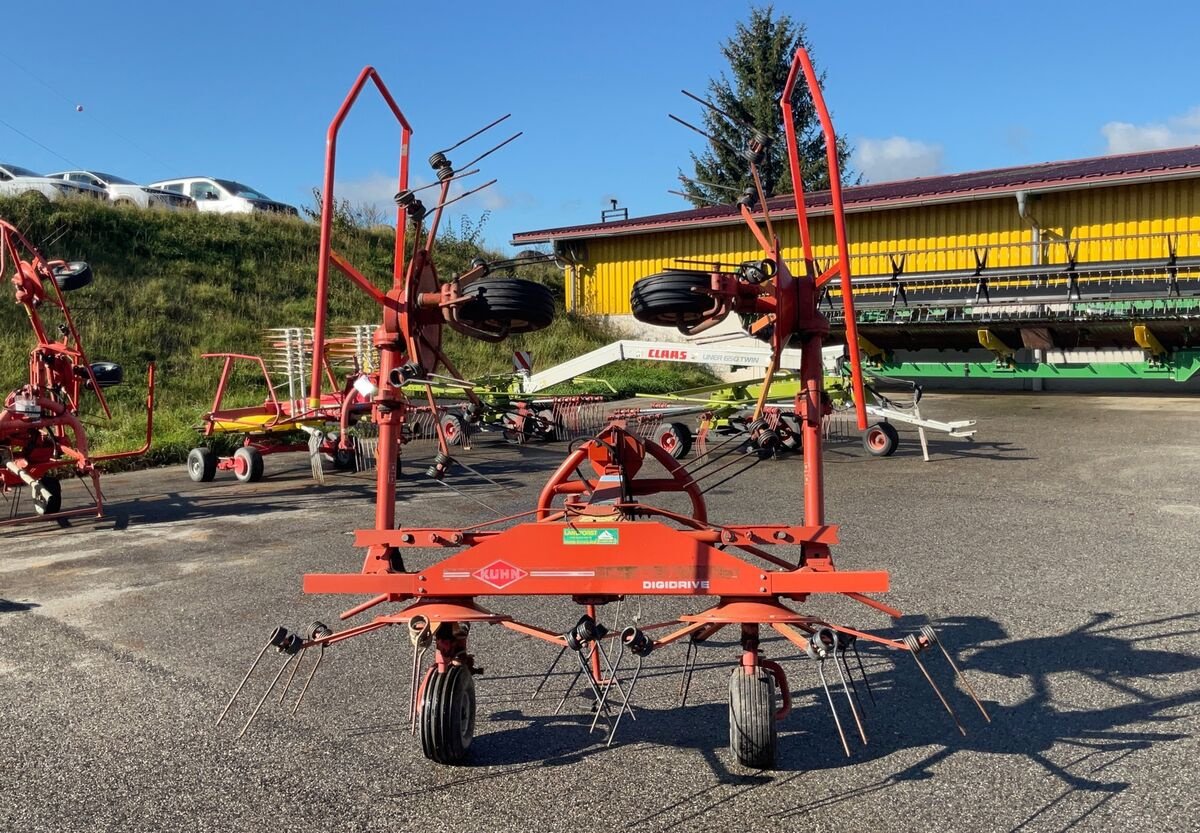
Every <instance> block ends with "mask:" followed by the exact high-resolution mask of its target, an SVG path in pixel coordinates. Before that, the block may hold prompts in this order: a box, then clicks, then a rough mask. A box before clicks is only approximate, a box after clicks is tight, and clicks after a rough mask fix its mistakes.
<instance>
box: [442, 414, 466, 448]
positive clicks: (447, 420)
mask: <svg viewBox="0 0 1200 833" xmlns="http://www.w3.org/2000/svg"><path fill="white" fill-rule="evenodd" d="M442 433H443V434H445V435H446V443H447V444H448V445H462V443H463V437H465V436H466V433H467V421H466V420H465V419H463V415H462V414H456V413H453V412H447V413H444V414H442Z"/></svg>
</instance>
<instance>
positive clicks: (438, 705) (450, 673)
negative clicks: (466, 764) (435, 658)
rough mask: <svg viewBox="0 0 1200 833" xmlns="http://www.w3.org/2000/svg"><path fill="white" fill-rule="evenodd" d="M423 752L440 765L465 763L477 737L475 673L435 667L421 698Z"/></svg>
mask: <svg viewBox="0 0 1200 833" xmlns="http://www.w3.org/2000/svg"><path fill="white" fill-rule="evenodd" d="M420 726H421V749H422V751H424V753H425V757H426V758H429V760H431V761H437V762H438V763H439V764H457V763H461V762H462V760H463V759H464V758H465V757H466V755H467V750H468V749H470V748H471V739H472V738H473V737H474V736H475V680H474V679H473V678H472V675H471V671H470V669H468V668H464V667H463V666H461V665H451V666H450V667H449V668H447V669H446V670H445V672H442V673H439V672H438V670H437V669H436V668H435V669H434V670H433V673H432V674H430V675H429V678H428V679H427V680H426V681H425V691H424V692H423V694H422V697H421V714H420Z"/></svg>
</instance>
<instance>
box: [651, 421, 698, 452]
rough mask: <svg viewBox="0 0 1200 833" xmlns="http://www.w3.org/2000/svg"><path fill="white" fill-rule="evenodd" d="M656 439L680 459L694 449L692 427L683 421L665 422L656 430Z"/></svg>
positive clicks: (664, 448)
mask: <svg viewBox="0 0 1200 833" xmlns="http://www.w3.org/2000/svg"><path fill="white" fill-rule="evenodd" d="M655 439H656V441H657V442H658V444H659V445H660V446H662V448H663V450H664V451H666V452H667V453H668V454H670V455H671V456H672V457H674V458H675V459H676V460H679V459H681V458H683V457H686V456H687V455H688V452H689V451H691V450H692V429H690V428H688V427H687V426H686V425H685V424H683V423H682V422H665V423H663V424H662V425H661V426H659V428H658V431H657V432H655Z"/></svg>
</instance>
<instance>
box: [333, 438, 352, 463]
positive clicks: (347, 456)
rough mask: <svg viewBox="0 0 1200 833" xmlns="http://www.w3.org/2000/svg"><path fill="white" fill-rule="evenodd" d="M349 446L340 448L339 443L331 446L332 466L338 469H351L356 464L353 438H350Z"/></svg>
mask: <svg viewBox="0 0 1200 833" xmlns="http://www.w3.org/2000/svg"><path fill="white" fill-rule="evenodd" d="M350 443H351V447H350V448H342V447H341V446H340V445H335V446H334V447H333V467H334V468H335V469H337V470H338V471H353V470H354V466H355V465H356V463H357V461H356V457H355V454H354V445H353V443H354V438H353V437H351V438H350Z"/></svg>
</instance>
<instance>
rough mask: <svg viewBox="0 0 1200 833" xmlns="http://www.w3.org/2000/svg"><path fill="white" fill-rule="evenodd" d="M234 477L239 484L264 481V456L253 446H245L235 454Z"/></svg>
mask: <svg viewBox="0 0 1200 833" xmlns="http://www.w3.org/2000/svg"><path fill="white" fill-rule="evenodd" d="M233 464H234V465H233V476H234V477H236V478H237V479H238V482H239V483H256V482H258V481H259V480H262V476H263V456H262V452H261V451H259V450H258V449H257V448H255V447H254V446H252V445H244V446H242V447H241V448H239V449H238V450H237V451H235V452H233Z"/></svg>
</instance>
